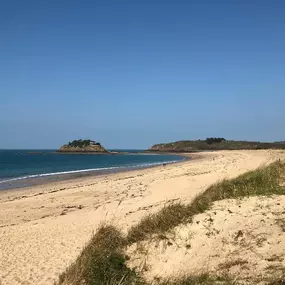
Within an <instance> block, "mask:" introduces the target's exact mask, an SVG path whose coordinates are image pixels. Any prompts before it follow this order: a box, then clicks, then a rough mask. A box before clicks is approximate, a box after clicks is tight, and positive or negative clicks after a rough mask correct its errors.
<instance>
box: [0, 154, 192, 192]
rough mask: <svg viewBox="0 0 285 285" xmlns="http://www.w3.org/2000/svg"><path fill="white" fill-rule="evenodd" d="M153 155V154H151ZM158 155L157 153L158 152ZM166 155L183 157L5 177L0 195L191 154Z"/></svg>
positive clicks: (126, 170) (0, 184)
mask: <svg viewBox="0 0 285 285" xmlns="http://www.w3.org/2000/svg"><path fill="white" fill-rule="evenodd" d="M153 155H155V154H153ZM158 155H159V154H158ZM166 155H175V156H179V157H183V159H182V160H181V161H180V160H179V161H165V162H157V163H149V164H148V163H146V164H142V165H135V166H126V167H124V166H122V167H120V166H118V167H109V168H102V169H100V168H97V169H82V170H70V171H63V172H55V173H43V174H35V175H33V174H31V175H27V176H26V177H25V176H24V177H15V178H14V177H13V178H7V179H4V180H2V181H1V180H0V195H1V193H2V192H3V191H16V190H20V189H25V188H29V187H34V186H37V185H47V184H50V183H56V182H59V181H66V180H73V179H80V178H84V177H89V176H91V177H92V176H94V177H97V176H102V175H109V174H113V173H120V172H129V171H134V170H139V169H148V168H154V167H159V166H162V165H165V164H166V165H168V164H173V163H180V162H183V161H185V160H189V159H191V156H190V155H189V154H187V153H185V154H182V153H181V154H175V153H166Z"/></svg>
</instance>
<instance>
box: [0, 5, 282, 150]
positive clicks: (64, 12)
mask: <svg viewBox="0 0 285 285" xmlns="http://www.w3.org/2000/svg"><path fill="white" fill-rule="evenodd" d="M284 12H285V1H283V0H280V1H278V0H272V1H270V0H268V1H263V0H259V1H257V0H256V1H253V0H238V1H237V0H231V1H229V0H225V1H220V0H216V1H212V0H209V1H206V0H197V1H191V0H188V1H179V0H178V1H177V0H175V1H174V0H173V1H167V0H165V1H158V0H152V1H148V0H145V1H135V0H132V1H124V0H121V1H95V0H94V1H85V0H82V1H72V0H68V1H67V0H61V1H59V0H56V1H54V0H42V1H38V0H37V1H29V0H26V1H21V0H19V1H14V0H2V1H0V102H1V103H0V131H1V134H0V148H57V147H59V146H60V145H61V144H63V143H65V142H67V141H69V140H72V139H77V138H90V139H94V140H97V141H100V142H101V143H102V144H103V145H104V146H106V147H108V148H146V147H149V146H151V145H152V144H154V143H160V142H167V141H174V140H182V139H199V138H201V139H203V138H206V137H210V136H219V137H220V136H222V137H225V138H227V139H241V140H265V141H277V140H285V112H284V106H285V94H284V91H285V37H284V34H285V17H284Z"/></svg>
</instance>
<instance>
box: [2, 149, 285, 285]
mask: <svg viewBox="0 0 285 285" xmlns="http://www.w3.org/2000/svg"><path fill="white" fill-rule="evenodd" d="M193 156H194V155H193ZM196 156H197V155H196ZM198 156H199V155H198ZM279 158H285V152H281V151H271V150H266V151H263V150H261V151H221V152H215V153H213V152H209V153H203V156H202V157H201V156H200V157H199V159H196V160H193V161H186V162H183V163H179V164H175V165H168V166H166V167H163V166H161V167H156V168H152V169H146V170H138V171H131V172H125V173H119V174H111V175H106V176H101V177H93V178H92V177H87V178H81V179H77V180H73V181H72V180H70V181H62V182H58V183H53V184H48V185H45V186H37V187H33V188H30V189H25V190H17V191H10V192H6V193H0V240H1V243H0V284H1V285H4V284H13V285H16V284H38V285H40V284H45V285H48V284H53V280H54V279H56V278H57V276H58V274H60V273H61V272H62V271H63V270H64V269H65V267H66V266H67V265H69V264H70V263H71V262H72V261H73V260H74V259H75V258H76V256H77V255H78V253H79V252H80V250H81V248H82V246H83V245H84V244H85V243H86V242H87V241H88V240H89V238H90V236H91V234H92V232H93V231H94V230H96V228H97V227H98V225H99V224H100V223H101V222H102V221H109V220H114V221H115V223H117V224H119V226H121V227H123V229H125V230H126V229H127V228H128V227H129V226H130V225H132V224H133V223H135V222H137V221H138V220H139V219H140V218H141V217H142V216H143V215H145V214H146V213H148V212H150V211H157V210H158V209H159V208H160V207H162V205H163V204H164V203H165V202H166V201H169V200H175V199H181V200H182V201H190V200H191V199H192V198H193V197H195V195H197V194H198V193H200V192H201V191H203V190H204V189H205V188H206V187H207V186H209V185H210V184H212V183H214V182H216V181H217V180H221V179H223V178H226V177H227V178H229V177H235V176H237V175H239V174H241V173H244V172H246V171H248V170H250V169H254V168H256V167H259V166H261V165H264V164H267V163H269V162H272V161H274V160H276V159H279Z"/></svg>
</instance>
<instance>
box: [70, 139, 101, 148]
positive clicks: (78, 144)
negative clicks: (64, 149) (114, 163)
mask: <svg viewBox="0 0 285 285" xmlns="http://www.w3.org/2000/svg"><path fill="white" fill-rule="evenodd" d="M90 145H98V146H101V144H100V143H99V142H95V141H92V140H81V139H80V140H74V141H72V142H69V143H68V146H69V147H87V146H90Z"/></svg>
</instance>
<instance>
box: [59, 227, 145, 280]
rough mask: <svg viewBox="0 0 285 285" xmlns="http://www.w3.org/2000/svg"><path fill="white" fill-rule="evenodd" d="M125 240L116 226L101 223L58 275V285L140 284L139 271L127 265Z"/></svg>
mask: <svg viewBox="0 0 285 285" xmlns="http://www.w3.org/2000/svg"><path fill="white" fill-rule="evenodd" d="M124 244H125V239H124V237H123V236H122V234H121V232H120V231H118V230H117V229H116V228H114V227H113V226H102V227H100V228H99V230H98V231H97V233H96V234H95V235H94V236H93V237H92V239H91V240H90V242H89V243H88V244H87V246H86V247H85V248H84V249H83V251H82V252H81V254H80V256H79V257H78V258H77V260H76V261H75V262H74V263H73V264H72V265H71V266H70V267H69V268H68V269H67V270H66V272H64V273H63V274H61V276H60V278H59V283H58V285H61V284H62V285H63V284H72V285H83V284H84V285H91V284H92V285H103V284H106V285H107V284H108V285H118V284H120V285H132V284H141V283H140V278H139V277H138V276H137V275H136V273H135V272H134V271H133V270H131V269H130V268H128V267H127V266H126V264H125V262H126V260H127V256H125V255H124V253H123V251H122V248H123V246H124Z"/></svg>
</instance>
